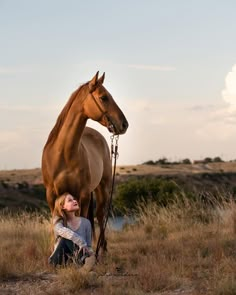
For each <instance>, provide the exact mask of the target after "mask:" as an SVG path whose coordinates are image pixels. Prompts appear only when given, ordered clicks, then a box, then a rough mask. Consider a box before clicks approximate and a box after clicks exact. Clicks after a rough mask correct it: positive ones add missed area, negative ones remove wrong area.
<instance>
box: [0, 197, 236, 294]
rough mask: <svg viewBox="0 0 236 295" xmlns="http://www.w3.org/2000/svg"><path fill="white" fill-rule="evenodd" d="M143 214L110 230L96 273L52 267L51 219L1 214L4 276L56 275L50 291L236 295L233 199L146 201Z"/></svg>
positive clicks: (0, 274) (0, 263) (0, 269)
mask: <svg viewBox="0 0 236 295" xmlns="http://www.w3.org/2000/svg"><path fill="white" fill-rule="evenodd" d="M136 216H137V223H136V224H135V225H130V226H126V228H125V229H124V230H123V231H121V232H114V231H109V232H108V245H109V252H108V254H107V255H106V256H104V257H103V258H102V260H101V262H100V263H99V264H97V265H96V267H95V272H96V273H91V274H90V275H89V276H84V275H82V274H81V273H80V272H79V271H78V269H77V268H76V267H74V266H70V267H67V268H59V269H56V270H54V269H52V268H50V267H49V266H48V264H47V258H48V256H49V254H50V250H51V249H50V248H51V238H50V231H51V227H50V222H49V221H48V220H47V219H46V218H45V217H42V216H38V215H32V214H26V213H23V214H20V215H18V216H15V217H12V216H2V217H0V236H1V241H0V277H1V279H2V280H5V281H6V280H8V281H11V280H12V279H13V278H15V277H17V278H18V279H24V278H25V277H29V276H31V277H32V276H34V275H35V276H36V275H37V274H38V273H50V274H52V273H54V274H55V277H53V279H49V282H48V284H47V285H48V287H47V292H46V293H44V294H51V295H52V294H58V295H62V294H78V292H79V291H81V292H82V293H81V294H91V293H93V294H104V295H108V294H114V295H119V294H122V295H130V294H137V295H143V294H148V293H152V292H157V293H155V294H159V293H160V294H161V293H163V294H171V292H176V294H178V292H179V293H180V292H182V293H181V294H216V295H233V294H236V259H235V258H236V219H235V216H236V206H235V204H234V203H233V202H227V203H226V202H223V203H221V204H215V208H214V209H213V208H211V209H209V208H208V209H206V208H204V206H203V204H201V203H193V202H189V201H187V200H184V201H183V202H176V203H175V204H172V205H171V206H170V207H168V208H161V209H160V208H158V207H156V206H155V205H153V204H146V205H144V204H140V206H139V209H138V212H136ZM29 284H30V286H31V288H34V284H33V282H32V281H31V282H30V283H29ZM24 288H26V287H24ZM26 289H27V288H26ZM32 290H34V289H32ZM0 291H1V289H0ZM19 294H20V293H19ZM25 294H27V293H25ZM28 294H31V293H28ZM32 294H42V293H37V292H36V291H35V292H34V293H32Z"/></svg>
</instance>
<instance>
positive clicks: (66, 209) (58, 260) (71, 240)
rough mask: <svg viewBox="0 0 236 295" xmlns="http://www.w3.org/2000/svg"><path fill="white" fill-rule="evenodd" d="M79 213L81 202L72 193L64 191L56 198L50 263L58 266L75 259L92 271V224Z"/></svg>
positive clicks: (93, 261)
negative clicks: (53, 240) (52, 248)
mask: <svg viewBox="0 0 236 295" xmlns="http://www.w3.org/2000/svg"><path fill="white" fill-rule="evenodd" d="M79 215H80V208H79V204H78V202H77V200H76V199H74V197H73V196H72V195H70V194H69V193H64V194H63V195H61V196H60V197H59V198H57V199H56V202H55V207H54V211H53V227H54V234H55V245H54V251H53V253H52V254H51V256H50V257H49V263H50V264H52V265H54V266H57V265H66V264H67V263H68V262H69V261H73V262H75V263H76V264H78V265H84V266H83V269H84V270H86V271H90V270H91V269H92V267H93V266H94V264H95V255H94V252H93V249H92V248H91V240H92V231H91V224H90V221H89V220H88V219H86V218H83V217H80V216H79Z"/></svg>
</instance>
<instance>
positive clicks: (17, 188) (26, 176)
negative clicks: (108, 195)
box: [0, 162, 236, 211]
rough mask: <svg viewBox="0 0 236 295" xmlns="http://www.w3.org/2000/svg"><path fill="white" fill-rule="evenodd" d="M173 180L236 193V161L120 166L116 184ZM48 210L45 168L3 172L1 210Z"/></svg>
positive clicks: (0, 177) (185, 185) (186, 185)
mask: <svg viewBox="0 0 236 295" xmlns="http://www.w3.org/2000/svg"><path fill="white" fill-rule="evenodd" d="M149 176H152V177H160V178H165V179H173V180H174V181H175V182H176V183H178V184H179V185H180V186H184V187H188V188H189V189H194V190H199V191H201V190H211V189H212V188H220V189H226V190H230V191H233V192H236V163H235V162H222V163H208V164H204V163H198V164H163V165H129V166H125V165H122V166H118V167H117V170H116V184H117V185H118V184H119V183H120V182H124V181H126V180H128V179H129V178H132V177H149ZM7 209H9V210H13V211H17V210H22V209H27V210H42V209H43V210H48V206H47V203H46V198H45V189H44V186H43V182H42V175H41V170H40V169H39V168H36V169H28V170H5V171H4V170H2V171H0V210H7Z"/></svg>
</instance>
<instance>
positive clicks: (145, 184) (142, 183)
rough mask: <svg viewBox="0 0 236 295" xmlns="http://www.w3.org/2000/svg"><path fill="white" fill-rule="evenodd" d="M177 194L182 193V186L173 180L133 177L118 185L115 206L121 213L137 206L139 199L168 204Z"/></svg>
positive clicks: (163, 204)
mask: <svg viewBox="0 0 236 295" xmlns="http://www.w3.org/2000/svg"><path fill="white" fill-rule="evenodd" d="M176 195H180V188H179V187H178V185H177V184H176V183H175V182H174V181H172V180H165V179H160V178H150V177H149V178H140V179H139V178H133V179H130V180H128V181H127V182H125V183H121V184H119V185H118V186H117V189H116V198H115V199H114V202H113V206H114V209H115V211H119V212H121V213H124V212H125V210H129V209H133V208H135V207H136V205H137V203H138V202H139V201H144V202H149V201H151V202H156V203H157V204H159V205H162V206H166V205H167V204H168V203H170V202H171V201H173V200H174V199H175V198H176Z"/></svg>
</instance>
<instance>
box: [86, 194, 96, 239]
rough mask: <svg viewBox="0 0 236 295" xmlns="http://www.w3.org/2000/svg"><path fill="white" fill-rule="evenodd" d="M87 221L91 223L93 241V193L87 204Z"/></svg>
mask: <svg viewBox="0 0 236 295" xmlns="http://www.w3.org/2000/svg"><path fill="white" fill-rule="evenodd" d="M88 219H89V220H90V223H91V227H92V236H93V239H95V238H96V237H95V225H94V215H93V192H92V193H91V198H90V202H89V212H88Z"/></svg>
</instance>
